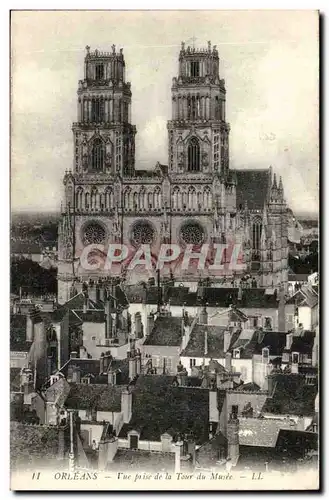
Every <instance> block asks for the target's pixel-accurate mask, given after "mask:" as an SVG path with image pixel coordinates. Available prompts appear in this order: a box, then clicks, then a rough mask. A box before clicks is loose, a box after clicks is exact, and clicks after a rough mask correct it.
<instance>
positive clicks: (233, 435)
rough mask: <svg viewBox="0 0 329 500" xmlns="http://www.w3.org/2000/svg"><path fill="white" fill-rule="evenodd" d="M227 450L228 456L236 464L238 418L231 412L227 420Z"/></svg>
mask: <svg viewBox="0 0 329 500" xmlns="http://www.w3.org/2000/svg"><path fill="white" fill-rule="evenodd" d="M227 447H228V449H227V451H228V458H229V459H230V460H231V461H232V462H233V465H235V464H236V462H237V460H238V458H239V420H238V416H237V415H236V414H235V413H231V414H230V417H229V420H228V422H227Z"/></svg>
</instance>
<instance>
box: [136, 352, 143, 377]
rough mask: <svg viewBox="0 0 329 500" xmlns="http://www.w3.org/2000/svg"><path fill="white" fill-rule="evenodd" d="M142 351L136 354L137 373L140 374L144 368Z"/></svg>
mask: <svg viewBox="0 0 329 500" xmlns="http://www.w3.org/2000/svg"><path fill="white" fill-rule="evenodd" d="M141 358H142V357H141V353H140V352H139V350H138V352H137V354H136V374H137V375H140V374H141V369H142V359H141Z"/></svg>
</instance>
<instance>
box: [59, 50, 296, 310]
mask: <svg viewBox="0 0 329 500" xmlns="http://www.w3.org/2000/svg"><path fill="white" fill-rule="evenodd" d="M86 50H87V53H86V56H85V62H84V79H83V80H81V81H80V82H79V87H78V97H77V122H74V123H73V127H72V129H73V137H74V159H73V168H72V170H70V171H67V172H66V173H65V176H64V191H65V193H64V201H63V204H62V217H61V222H60V228H59V262H58V300H59V302H60V303H63V302H65V301H66V300H68V298H69V296H70V289H71V286H72V283H73V282H74V281H76V282H78V281H81V280H85V279H86V278H90V277H93V278H96V279H97V278H98V277H101V276H104V275H108V274H109V270H108V269H105V267H106V266H104V265H97V263H96V265H93V262H92V263H91V265H90V266H85V265H82V263H81V262H82V260H81V258H80V257H81V255H82V253H83V251H84V249H85V248H86V247H87V246H89V245H95V244H96V245H100V246H99V249H100V250H99V249H98V250H97V251H98V256H97V258H98V259H99V258H100V259H102V258H103V259H104V255H105V254H106V248H107V247H108V245H109V244H111V243H112V244H113V243H116V244H124V245H126V246H127V248H128V254H127V258H126V260H125V261H124V262H123V263H122V264H120V267H119V272H118V269H117V270H116V273H117V274H118V273H119V274H120V275H121V276H124V277H126V279H127V280H133V277H132V275H133V273H129V262H131V259H132V256H133V255H134V254H135V253H136V250H137V249H138V248H140V246H141V245H142V244H146V245H150V248H151V256H152V259H153V262H155V261H156V258H157V255H158V253H159V248H160V245H161V244H162V243H174V244H177V245H179V246H180V248H181V249H182V250H184V249H186V248H187V247H188V245H190V247H189V248H192V247H193V249H194V250H195V248H198V249H199V251H200V248H201V247H202V245H209V248H208V247H207V249H208V250H207V263H208V264H210V265H211V263H213V262H214V258H215V252H216V250H215V247H214V245H215V244H220V245H223V248H224V247H225V246H227V248H226V249H225V250H224V251H223V253H222V262H223V263H224V264H225V263H226V264H228V263H229V262H230V261H231V257H232V251H233V246H234V244H236V245H240V246H239V247H235V248H238V249H239V250H238V252H239V256H238V262H239V268H237V269H236V270H235V269H234V270H232V267H230V266H226V267H225V266H224V267H225V269H224V270H221V271H220V272H219V273H217V272H216V273H215V274H216V276H215V275H214V272H213V271H211V270H210V269H209V265H208V266H207V265H206V266H205V268H204V269H201V270H199V269H196V268H190V267H188V268H187V269H182V266H181V265H180V264H179V263H181V261H180V260H179V258H178V259H177V261H176V262H174V263H173V264H171V267H170V270H169V271H168V272H170V273H172V274H173V275H174V277H175V278H178V279H179V280H180V281H182V280H183V281H189V282H191V281H196V280H199V279H200V278H204V277H210V278H212V279H214V280H215V281H216V280H217V281H220V279H222V278H223V275H224V276H232V275H233V274H234V275H235V276H237V277H238V278H239V277H241V276H245V275H246V274H248V275H251V276H252V277H253V279H255V280H256V281H257V285H258V286H263V287H272V286H273V287H276V286H278V285H280V284H286V282H287V272H288V270H287V257H288V244H287V234H288V214H287V206H286V202H285V199H284V192H283V185H282V180H281V179H280V180H279V182H277V179H276V176H275V174H274V175H273V174H272V169H271V167H269V168H266V169H263V170H232V169H230V164H229V132H230V126H229V124H228V123H227V121H226V113H225V107H226V88H225V81H224V80H223V79H221V78H220V76H219V55H218V51H217V49H216V46H211V43H210V42H208V46H207V47H206V48H205V49H195V48H191V47H186V46H185V44H184V43H182V46H181V50H180V52H179V64H178V75H177V76H176V77H174V78H173V80H172V89H171V95H172V116H171V119H170V120H169V121H168V124H167V128H168V165H161V164H160V163H157V165H156V166H155V168H154V169H153V170H138V169H137V168H136V167H135V134H136V127H135V126H134V125H132V124H131V99H132V93H131V85H130V83H129V82H126V79H125V61H124V55H123V51H122V49H120V51H119V52H117V51H116V48H115V46H114V45H113V46H112V52H109V53H108V52H106V53H104V52H99V51H98V50H95V51H93V52H92V51H91V50H90V48H89V47H87V48H86ZM103 248H105V250H103ZM88 262H90V261H89V260H88ZM86 267H87V268H86ZM112 271H113V270H112ZM113 272H114V271H113ZM147 273H148V276H152V275H154V270H153V269H152V268H151V269H148V270H147Z"/></svg>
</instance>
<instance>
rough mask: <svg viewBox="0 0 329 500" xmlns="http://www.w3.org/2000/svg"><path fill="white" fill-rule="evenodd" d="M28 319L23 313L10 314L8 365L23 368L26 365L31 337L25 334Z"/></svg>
mask: <svg viewBox="0 0 329 500" xmlns="http://www.w3.org/2000/svg"><path fill="white" fill-rule="evenodd" d="M28 322H29V319H27V317H26V316H25V315H23V314H12V315H11V316H10V367H11V368H23V367H26V368H27V366H28V355H29V352H30V349H31V345H32V339H31V338H30V336H28V335H27V327H28Z"/></svg>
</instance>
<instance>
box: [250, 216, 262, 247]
mask: <svg viewBox="0 0 329 500" xmlns="http://www.w3.org/2000/svg"><path fill="white" fill-rule="evenodd" d="M261 233H262V224H261V222H260V221H255V222H254V223H253V225H252V248H253V250H259V248H260V238H261Z"/></svg>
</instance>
